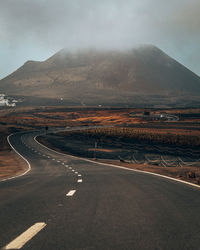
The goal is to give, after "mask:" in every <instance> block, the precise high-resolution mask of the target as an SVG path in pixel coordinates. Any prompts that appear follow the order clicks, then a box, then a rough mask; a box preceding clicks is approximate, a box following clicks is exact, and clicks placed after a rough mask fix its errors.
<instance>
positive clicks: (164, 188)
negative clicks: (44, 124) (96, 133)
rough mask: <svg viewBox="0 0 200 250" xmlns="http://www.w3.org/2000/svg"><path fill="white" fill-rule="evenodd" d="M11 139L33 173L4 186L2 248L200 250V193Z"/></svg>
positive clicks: (26, 139)
mask: <svg viewBox="0 0 200 250" xmlns="http://www.w3.org/2000/svg"><path fill="white" fill-rule="evenodd" d="M38 134H39V132H37V131H35V132H29V133H18V134H14V135H12V136H10V143H11V145H12V146H13V148H14V149H16V150H17V151H18V152H19V153H20V154H21V155H22V156H23V157H24V158H26V159H27V160H28V161H29V163H30V165H31V170H30V171H29V172H28V173H27V174H26V175H23V176H21V177H18V178H14V179H11V180H7V181H4V182H0V249H34V250H66V249H76V250H78V249H79V250H80V249H88V250H91V249H101V250H102V249H115V250H116V249H120V250H121V249H153V250H155V249H170V250H172V249H181V250H182V249H190V250H191V249H195V250H196V249H200V212H199V211H200V189H198V188H196V187H193V186H189V185H186V184H183V183H179V182H176V181H173V180H168V179H164V178H161V177H158V176H152V175H148V174H143V173H139V172H135V171H127V170H124V169H119V168H114V167H110V166H107V165H103V164H98V163H92V162H89V161H86V160H83V159H79V158H75V157H72V156H69V155H63V154H59V153H56V152H54V151H51V150H49V149H48V148H45V147H43V146H42V145H40V144H38V143H37V142H36V141H35V140H34V137H35V136H36V135H38Z"/></svg>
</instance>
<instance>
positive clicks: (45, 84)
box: [0, 46, 200, 104]
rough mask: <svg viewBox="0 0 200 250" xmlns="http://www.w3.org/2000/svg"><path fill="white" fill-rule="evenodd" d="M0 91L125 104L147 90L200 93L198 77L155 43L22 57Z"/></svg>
mask: <svg viewBox="0 0 200 250" xmlns="http://www.w3.org/2000/svg"><path fill="white" fill-rule="evenodd" d="M0 91H4V92H5V93H7V94H12V95H22V96H35V97H48V98H64V99H67V100H71V101H72V102H77V103H82V104H83V103H86V104H87V103H90V104H93V103H94V104H97V103H103V104H104V103H106V104H107V103H124V104H125V103H131V102H133V98H134V101H137V100H138V101H140V100H139V99H140V97H143V99H144V101H145V97H146V99H148V98H147V97H148V96H149V95H151V96H153V95H156V96H164V97H167V98H172V97H176V98H177V96H179V97H181V98H182V97H183V96H185V98H186V97H188V96H190V97H191V96H196V95H199V94H200V78H199V77H198V76H197V75H195V74H194V73H193V72H191V71H190V70H188V69H187V68H185V67H184V66H183V65H181V64H179V63H178V62H177V61H175V60H174V59H172V58H170V57H169V56H168V55H166V54H165V53H164V52H163V51H161V50H160V49H158V48H156V47H154V46H142V47H139V48H137V49H132V50H130V51H95V50H84V51H79V52H76V53H75V52H74V53H70V52H69V51H67V50H64V49H63V50H61V51H59V52H58V53H56V54H55V55H53V56H52V57H50V58H49V59H47V60H46V61H44V62H34V61H28V62H26V63H25V64H24V65H23V66H22V67H21V68H19V69H18V70H17V71H15V72H14V73H12V74H11V75H9V76H7V77H6V78H4V79H3V80H1V81H0ZM157 101H158V99H157Z"/></svg>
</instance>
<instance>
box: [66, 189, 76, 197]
mask: <svg viewBox="0 0 200 250" xmlns="http://www.w3.org/2000/svg"><path fill="white" fill-rule="evenodd" d="M75 192H76V190H70V191H69V192H68V193H67V194H66V196H73V195H74V194H75Z"/></svg>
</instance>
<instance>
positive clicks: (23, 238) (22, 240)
mask: <svg viewBox="0 0 200 250" xmlns="http://www.w3.org/2000/svg"><path fill="white" fill-rule="evenodd" d="M46 225H47V224H46V223H44V222H38V223H35V224H34V225H33V226H31V227H30V228H29V229H27V230H26V231H25V232H24V233H22V234H20V235H19V236H18V237H17V238H15V239H14V240H13V241H11V242H10V243H9V244H8V245H6V246H5V248H4V249H20V248H22V247H23V246H24V245H25V244H26V243H27V242H28V241H29V240H31V239H32V238H33V237H34V236H35V235H36V234H37V233H39V231H40V230H42V229H43V228H44V227H45V226H46Z"/></svg>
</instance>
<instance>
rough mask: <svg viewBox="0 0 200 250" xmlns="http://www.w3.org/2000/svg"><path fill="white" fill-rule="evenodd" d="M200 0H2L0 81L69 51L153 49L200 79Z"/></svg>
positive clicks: (0, 5)
mask: <svg viewBox="0 0 200 250" xmlns="http://www.w3.org/2000/svg"><path fill="white" fill-rule="evenodd" d="M199 11H200V1H199V0H190V1H188V0H168V1H164V0H143V1H137V0H126V1H122V0H109V1H108V0H101V1H100V0H99V1H98V0H97V1H94V0H84V1H82V0H73V1H71V0H56V1H52V0H34V1H27V0H18V1H16V0H2V1H1V2H0V54H1V60H0V69H1V70H0V72H1V73H0V74H1V75H0V77H3V76H5V75H6V74H8V73H10V72H11V71H12V70H15V69H16V68H17V67H19V66H20V65H21V64H23V63H24V61H26V60H29V59H33V60H44V59H46V58H47V57H48V56H50V55H51V54H53V53H54V52H56V51H57V50H59V49H61V48H67V49H69V50H76V49H79V48H88V47H89V48H91V47H92V48H101V49H102V48H106V49H117V48H119V49H127V48H131V47H134V46H135V45H138V44H148V43H150V44H154V45H156V46H158V47H160V48H161V49H163V50H164V51H165V52H166V53H168V54H169V55H170V56H172V57H174V58H175V59H177V60H178V61H180V62H181V63H183V64H185V65H186V66H187V67H189V68H190V69H191V70H193V71H194V72H196V73H197V74H200V66H199V62H200V53H199V51H200V32H199V27H200V15H199Z"/></svg>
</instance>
